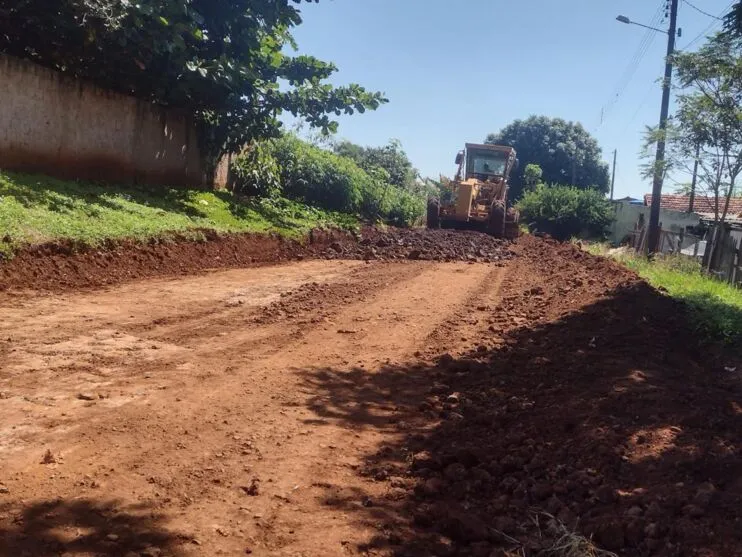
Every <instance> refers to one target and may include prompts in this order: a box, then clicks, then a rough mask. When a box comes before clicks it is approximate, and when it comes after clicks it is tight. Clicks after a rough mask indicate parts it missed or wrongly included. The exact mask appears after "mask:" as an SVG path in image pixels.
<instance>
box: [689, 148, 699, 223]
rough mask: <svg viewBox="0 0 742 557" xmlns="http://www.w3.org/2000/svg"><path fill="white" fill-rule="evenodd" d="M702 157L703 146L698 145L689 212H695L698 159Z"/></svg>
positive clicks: (694, 162)
mask: <svg viewBox="0 0 742 557" xmlns="http://www.w3.org/2000/svg"><path fill="white" fill-rule="evenodd" d="M700 156H701V144H700V143H699V144H698V145H696V160H694V161H693V180H692V181H691V183H690V200H689V203H688V212H689V213H692V212H693V205H694V204H695V202H696V182H697V180H698V157H700Z"/></svg>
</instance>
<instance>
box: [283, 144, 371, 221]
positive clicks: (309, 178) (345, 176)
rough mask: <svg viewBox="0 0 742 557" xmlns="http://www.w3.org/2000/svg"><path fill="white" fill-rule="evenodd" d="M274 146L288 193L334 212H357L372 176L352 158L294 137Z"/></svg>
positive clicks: (284, 188) (284, 186) (284, 187)
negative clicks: (364, 190)
mask: <svg viewBox="0 0 742 557" xmlns="http://www.w3.org/2000/svg"><path fill="white" fill-rule="evenodd" d="M273 146H274V156H275V158H276V161H277V162H278V165H279V168H280V172H281V183H282V185H283V193H284V195H285V196H287V197H289V198H292V199H298V200H301V201H304V202H305V203H307V204H309V205H316V206H318V207H323V208H325V209H330V210H332V211H344V212H346V213H355V212H358V210H359V209H360V205H361V200H362V192H363V189H364V188H365V187H368V182H369V181H370V179H371V178H370V177H369V176H368V174H366V173H365V172H364V171H363V170H361V168H360V167H358V165H356V164H355V163H354V162H353V161H351V160H350V159H346V158H344V157H340V156H338V155H335V154H333V153H331V152H329V151H325V150H324V149H320V148H319V147H315V146H314V145H310V144H309V143H306V142H304V141H301V140H300V139H298V138H296V137H293V136H284V137H282V138H280V139H277V140H275V141H274V142H273Z"/></svg>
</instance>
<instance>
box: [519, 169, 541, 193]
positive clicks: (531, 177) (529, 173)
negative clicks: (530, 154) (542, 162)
mask: <svg viewBox="0 0 742 557" xmlns="http://www.w3.org/2000/svg"><path fill="white" fill-rule="evenodd" d="M543 176H544V171H543V170H541V167H540V166H539V165H537V164H528V165H526V169H525V170H524V171H523V184H524V185H525V186H526V188H528V189H533V188H535V187H536V186H537V185H538V184H540V183H542V180H541V179H542V178H543Z"/></svg>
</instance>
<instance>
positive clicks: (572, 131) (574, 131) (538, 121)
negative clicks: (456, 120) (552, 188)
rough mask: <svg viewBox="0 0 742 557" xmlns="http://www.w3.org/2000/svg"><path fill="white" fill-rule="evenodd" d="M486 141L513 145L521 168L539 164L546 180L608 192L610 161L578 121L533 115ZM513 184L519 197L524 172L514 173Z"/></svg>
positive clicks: (513, 193) (515, 196)
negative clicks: (605, 158)
mask: <svg viewBox="0 0 742 557" xmlns="http://www.w3.org/2000/svg"><path fill="white" fill-rule="evenodd" d="M486 142H487V143H493V144H499V145H510V146H512V147H514V148H515V150H516V151H517V152H518V158H519V159H520V162H521V168H527V165H529V164H537V165H539V166H540V167H541V169H542V170H543V180H544V182H546V183H553V184H574V185H575V186H576V187H579V188H583V189H584V188H596V189H598V190H599V191H601V192H608V189H609V184H610V180H609V175H608V165H607V164H605V163H604V162H602V160H601V150H600V147H599V146H598V142H597V141H596V140H595V139H594V138H593V137H592V136H591V135H590V134H589V133H588V132H587V130H585V128H583V127H582V125H581V124H579V123H574V122H567V121H565V120H562V119H561V118H547V117H546V116H531V117H530V118H528V119H526V120H516V121H514V122H513V123H511V124H509V125H508V126H506V127H504V128H503V129H502V130H500V132H499V133H496V134H490V135H489V136H487V139H486ZM510 187H511V196H512V197H513V198H514V199H518V198H519V197H520V196H521V195H522V192H523V189H524V175H523V174H517V175H515V176H513V177H512V178H511V183H510Z"/></svg>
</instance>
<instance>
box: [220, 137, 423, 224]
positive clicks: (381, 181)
mask: <svg viewBox="0 0 742 557" xmlns="http://www.w3.org/2000/svg"><path fill="white" fill-rule="evenodd" d="M339 147H340V148H336V149H335V150H329V149H323V148H321V147H319V146H317V145H313V144H311V143H308V142H306V141H302V140H301V139H299V138H297V137H295V136H293V135H290V134H289V135H284V136H283V137H281V138H278V139H272V140H265V141H260V142H255V143H253V144H252V145H251V146H250V147H248V148H247V149H245V151H243V152H242V153H241V154H240V155H239V156H238V157H237V158H236V159H235V160H234V161H233V163H232V176H233V184H232V188H233V189H234V191H236V192H239V193H242V194H244V195H250V196H257V197H260V198H263V199H275V198H277V197H286V198H289V199H292V200H296V201H299V202H301V203H305V204H308V205H311V206H315V207H321V208H323V209H326V210H330V211H341V212H344V213H349V214H354V215H359V216H360V217H361V218H363V219H365V220H369V221H373V222H377V221H381V222H384V223H387V224H392V225H395V226H412V225H414V224H416V223H417V222H418V221H419V220H420V218H421V216H422V214H423V211H424V209H425V200H426V195H425V192H424V191H420V190H418V189H416V180H415V176H416V174H417V172H416V171H415V170H414V169H413V167H412V163H410V161H409V159H408V158H407V155H406V154H405V153H404V151H402V150H401V147H400V146H399V144H398V143H391V144H390V146H387V147H384V148H367V147H361V146H358V145H354V144H352V143H349V142H347V141H346V142H343V143H341V144H339ZM374 151H380V152H386V155H387V156H386V157H383V158H382V157H379V158H376V159H374V158H370V157H368V156H367V155H366V154H367V153H369V152H374ZM340 153H347V154H345V155H343V154H340ZM354 155H355V156H354ZM400 166H401V167H402V169H401V170H400V168H399V167H400Z"/></svg>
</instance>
